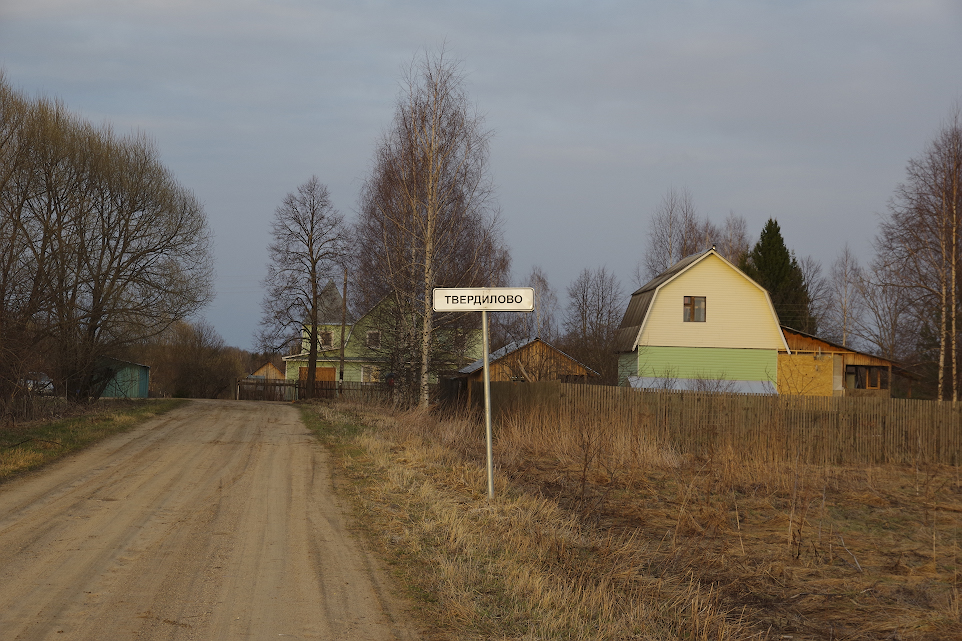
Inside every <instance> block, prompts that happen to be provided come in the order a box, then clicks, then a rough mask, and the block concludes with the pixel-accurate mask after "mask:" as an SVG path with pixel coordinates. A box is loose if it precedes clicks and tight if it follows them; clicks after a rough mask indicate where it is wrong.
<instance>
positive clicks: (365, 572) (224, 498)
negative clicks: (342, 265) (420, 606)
mask: <svg viewBox="0 0 962 641" xmlns="http://www.w3.org/2000/svg"><path fill="white" fill-rule="evenodd" d="M326 456H327V455H326V452H325V451H324V450H323V448H322V447H321V446H320V445H318V444H317V443H316V442H315V441H314V440H313V438H312V437H311V436H310V434H309V433H308V432H307V430H306V429H305V428H304V426H303V425H302V424H301V423H300V420H299V417H298V414H297V411H296V410H295V409H293V408H292V407H290V406H288V405H283V404H273V403H253V402H231V401H196V402H193V403H191V404H190V405H188V406H187V407H185V408H181V409H179V410H175V411H173V412H171V413H169V414H167V415H165V416H162V417H159V418H157V419H154V420H152V421H151V422H149V423H148V424H145V425H144V426H141V427H139V428H137V429H135V430H133V431H131V432H129V433H127V434H124V435H121V436H118V437H115V438H112V439H110V440H108V441H105V442H104V443H101V444H100V445H98V446H96V447H94V448H92V449H89V450H86V451H85V452H83V453H81V454H78V455H75V456H71V457H69V459H68V460H65V461H62V462H61V463H59V464H57V465H55V466H54V467H52V468H49V469H47V470H45V471H44V472H42V473H39V474H35V475H31V476H30V477H28V478H24V479H20V480H17V481H15V482H12V483H7V484H5V485H2V486H0V639H3V640H5V641H6V640H8V639H58V640H66V639H91V640H92V639H96V640H98V641H111V640H113V639H117V640H123V639H202V640H216V639H225V640H233V639H284V638H293V639H345V640H348V639H350V640H353V639H358V640H367V639H407V638H413V637H414V635H413V634H411V632H410V631H409V628H407V627H405V626H404V624H403V623H402V622H401V619H400V618H399V616H398V615H397V614H396V612H397V609H396V607H395V606H393V605H392V603H391V600H390V598H389V597H388V594H387V589H386V585H385V583H384V581H383V579H382V578H381V576H380V574H379V572H378V571H377V569H376V568H375V567H374V566H373V565H372V563H371V561H370V560H369V559H368V557H367V556H366V555H365V554H364V552H363V551H362V550H361V549H360V548H359V546H358V544H357V543H356V542H355V539H354V538H353V537H352V536H351V535H350V534H349V533H348V532H347V531H346V530H345V520H344V517H343V511H342V507H341V506H340V505H339V504H338V503H337V501H336V500H335V498H334V497H333V495H332V492H331V481H330V476H329V474H328V469H327V464H326Z"/></svg>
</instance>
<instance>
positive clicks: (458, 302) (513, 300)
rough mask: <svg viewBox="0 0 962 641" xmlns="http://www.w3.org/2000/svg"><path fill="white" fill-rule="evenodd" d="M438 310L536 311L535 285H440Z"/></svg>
mask: <svg viewBox="0 0 962 641" xmlns="http://www.w3.org/2000/svg"><path fill="white" fill-rule="evenodd" d="M434 311H436V312H530V311H534V288H533V287H438V288H436V289H435V290H434Z"/></svg>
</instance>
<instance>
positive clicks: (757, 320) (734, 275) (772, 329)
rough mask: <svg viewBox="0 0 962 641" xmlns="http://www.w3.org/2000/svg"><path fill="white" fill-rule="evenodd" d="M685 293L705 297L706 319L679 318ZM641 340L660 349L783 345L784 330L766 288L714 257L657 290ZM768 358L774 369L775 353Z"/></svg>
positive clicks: (770, 346)
mask: <svg viewBox="0 0 962 641" xmlns="http://www.w3.org/2000/svg"><path fill="white" fill-rule="evenodd" d="M685 296H704V297H705V300H706V314H705V322H684V321H683V318H682V310H683V301H684V297H685ZM639 343H640V344H641V345H648V346H659V347H708V348H737V349H761V350H776V351H777V350H779V349H784V339H783V337H782V333H781V331H780V329H779V325H778V322H777V319H776V318H774V315H773V313H772V311H771V306H770V304H769V301H768V296H767V295H766V294H765V292H764V290H762V289H760V288H759V287H757V286H756V285H754V284H752V283H751V282H750V281H749V280H748V279H747V278H746V277H745V276H744V275H742V274H741V273H739V272H738V271H736V270H734V269H732V268H731V267H730V266H729V265H728V264H726V263H725V262H724V261H723V260H722V259H720V258H718V257H717V256H714V255H711V256H708V257H706V258H705V259H704V260H702V261H700V262H699V263H697V264H696V265H694V266H693V267H691V268H690V269H689V270H688V271H686V272H684V273H682V274H680V275H678V276H677V277H676V278H675V279H674V280H672V281H670V282H668V283H667V284H665V285H663V286H662V288H661V289H660V290H658V293H657V295H656V296H655V299H654V301H653V303H652V308H651V310H650V311H649V313H648V318H647V321H646V323H645V327H644V329H643V331H642V335H641V337H640V340H639ZM766 358H769V360H770V361H771V363H770V365H771V371H772V372H775V369H776V363H775V356H774V355H772V356H771V357H766ZM772 376H774V374H772ZM753 380H760V379H753Z"/></svg>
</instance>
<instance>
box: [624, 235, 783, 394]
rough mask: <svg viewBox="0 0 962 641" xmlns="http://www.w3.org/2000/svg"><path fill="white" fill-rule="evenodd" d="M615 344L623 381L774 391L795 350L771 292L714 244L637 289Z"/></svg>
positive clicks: (640, 384)
mask: <svg viewBox="0 0 962 641" xmlns="http://www.w3.org/2000/svg"><path fill="white" fill-rule="evenodd" d="M615 351H616V353H618V379H619V384H620V385H629V386H632V387H637V388H642V389H694V390H699V389H700V390H709V391H728V392H744V393H767V394H773V393H776V392H777V391H778V376H779V371H778V354H779V352H784V353H786V354H787V353H790V352H791V350H790V349H789V346H788V344H787V343H786V342H785V337H784V335H783V334H782V331H781V327H780V325H779V322H778V316H777V315H776V314H775V309H774V307H773V306H772V302H771V299H770V298H769V296H768V292H767V291H766V290H765V289H764V288H763V287H762V286H761V285H759V284H758V283H756V282H755V281H754V280H752V279H751V278H749V277H748V276H746V275H745V274H744V273H743V272H742V271H741V270H740V269H738V268H737V267H735V266H734V265H733V264H732V263H730V262H729V261H728V260H726V259H725V258H724V257H723V256H721V255H720V254H719V253H718V252H717V251H716V250H715V248H714V246H713V247H712V248H711V249H709V250H707V251H704V252H700V253H698V254H693V255H691V256H688V257H687V258H684V259H682V260H681V261H679V262H678V263H676V264H675V265H673V266H672V267H671V268H670V269H668V270H667V271H665V272H663V273H662V274H659V275H658V276H657V277H656V278H654V279H652V280H651V281H650V282H648V283H647V284H645V285H644V286H642V287H641V288H640V289H638V290H637V291H635V292H634V293H633V294H632V296H631V301H630V302H629V303H628V308H627V310H626V311H625V315H624V317H623V318H622V321H621V326H620V327H619V329H618V331H617V333H616V335H615Z"/></svg>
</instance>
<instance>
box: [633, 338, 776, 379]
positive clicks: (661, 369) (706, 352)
mask: <svg viewBox="0 0 962 641" xmlns="http://www.w3.org/2000/svg"><path fill="white" fill-rule="evenodd" d="M621 357H622V358H619V361H618V364H619V379H620V380H621V378H622V374H623V373H624V377H625V379H627V377H628V376H649V377H661V378H679V379H719V380H729V381H771V382H772V383H776V382H777V377H778V352H777V351H775V350H773V349H732V348H723V347H640V348H639V349H637V350H635V351H634V352H632V353H630V354H622V355H621ZM624 357H627V358H624ZM632 361H634V363H635V365H636V371H635V372H634V373H632V372H631V369H632V368H631V364H632Z"/></svg>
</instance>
